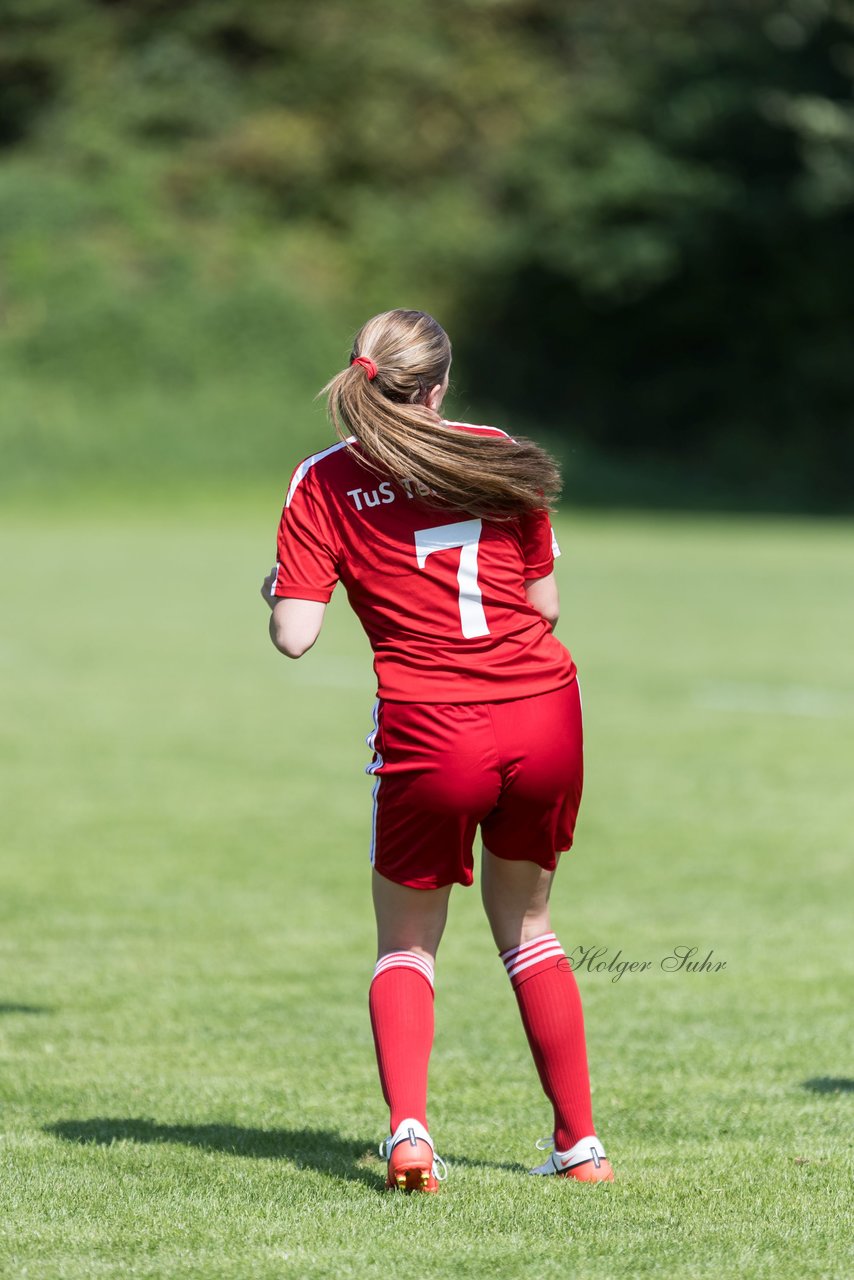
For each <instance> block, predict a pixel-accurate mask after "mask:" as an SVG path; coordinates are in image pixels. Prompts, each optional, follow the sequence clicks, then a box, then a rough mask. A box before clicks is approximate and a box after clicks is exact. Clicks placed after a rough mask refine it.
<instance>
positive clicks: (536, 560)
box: [521, 511, 560, 581]
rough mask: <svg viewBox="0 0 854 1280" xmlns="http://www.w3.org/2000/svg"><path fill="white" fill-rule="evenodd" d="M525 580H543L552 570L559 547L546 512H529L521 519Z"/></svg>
mask: <svg viewBox="0 0 854 1280" xmlns="http://www.w3.org/2000/svg"><path fill="white" fill-rule="evenodd" d="M521 530H522V554H523V555H524V557H525V580H526V581H532V580H533V579H534V578H545V577H547V576H548V574H550V573H551V571H552V569H553V568H554V562H555V560H556V559H557V557H558V556H559V555H560V547H559V546H558V544H557V538H556V537H555V535H554V529H552V522H551V520H550V519H549V513H548V511H529V512H526V513H525V514H524V515H523V516H522V518H521Z"/></svg>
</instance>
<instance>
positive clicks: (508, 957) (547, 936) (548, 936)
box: [501, 933, 557, 964]
mask: <svg viewBox="0 0 854 1280" xmlns="http://www.w3.org/2000/svg"><path fill="white" fill-rule="evenodd" d="M544 942H557V938H556V937H555V935H554V934H553V933H541V934H540V936H539V938H532V939H531V941H530V942H521V943H520V944H519V946H518V947H510V948H509V950H507V951H502V952H501V959H502V960H503V962H504V964H510V962H511V961H512V960H513V959H514V958H515V957H516V956H518V955H519V952H520V951H527V950H529V948H530V947H539V946H541V945H542V944H543V943H544Z"/></svg>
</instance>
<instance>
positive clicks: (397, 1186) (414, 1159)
mask: <svg viewBox="0 0 854 1280" xmlns="http://www.w3.org/2000/svg"><path fill="white" fill-rule="evenodd" d="M380 1155H381V1156H383V1158H384V1159H386V1160H388V1176H387V1177H386V1183H385V1184H386V1188H387V1189H388V1190H389V1191H438V1190H439V1183H440V1182H444V1181H445V1178H446V1177H447V1170H446V1168H445V1162H444V1160H443V1159H442V1157H441V1156H437V1155H436V1152H435V1150H434V1148H433V1139H432V1138H431V1137H430V1134H429V1133H428V1132H427V1130H426V1129H425V1128H424V1125H423V1124H421V1123H420V1121H418V1120H401V1122H400V1124H399V1125H398V1126H397V1128H396V1129H395V1131H394V1133H393V1134H392V1135H391V1137H390V1138H385V1139H384V1140H383V1141H382V1142H381V1143H380Z"/></svg>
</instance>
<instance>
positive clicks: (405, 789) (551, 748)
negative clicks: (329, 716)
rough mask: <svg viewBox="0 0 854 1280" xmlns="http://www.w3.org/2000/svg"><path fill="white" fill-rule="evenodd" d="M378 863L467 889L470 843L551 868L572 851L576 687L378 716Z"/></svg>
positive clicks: (397, 877)
mask: <svg viewBox="0 0 854 1280" xmlns="http://www.w3.org/2000/svg"><path fill="white" fill-rule="evenodd" d="M374 723H375V730H374V732H373V733H372V734H371V735H370V736H369V737H368V746H370V747H373V748H374V759H373V763H372V764H370V765H369V766H368V769H367V772H368V773H371V774H375V775H376V782H375V784H374V797H373V798H374V813H373V824H372V835H371V862H372V864H373V866H374V867H375V868H376V870H377V871H378V872H379V873H380V875H382V876H385V877H386V879H388V880H394V881H396V882H397V883H398V884H404V885H408V886H410V888H413V889H437V888H439V886H440V885H445V884H453V883H458V884H465V885H468V884H471V882H472V878H473V877H472V871H473V867H474V859H473V856H472V845H473V844H474V839H475V834H476V831H477V827H478V826H480V829H481V834H482V836H483V843H484V845H485V846H486V848H487V849H489V851H490V853H494V854H495V855H496V856H497V857H499V858H510V859H519V860H527V861H529V862H537V863H539V865H540V866H541V867H543V868H544V869H545V870H548V871H551V870H553V869H554V868H555V866H556V865H557V854H558V853H559V852H560V851H561V850H564V849H569V848H570V846H571V845H572V837H573V833H574V830H575V818H576V814H577V813H578V806H579V804H580V802H581V786H582V778H583V757H582V734H581V700H580V698H579V694H578V684H577V682H576V681H574V680H573V681H572V683H571V684H568V685H565V686H564V687H563V688H561V689H556V690H555V691H554V692H552V693H543V694H539V695H537V696H536V697H532V698H516V699H514V700H512V701H509V702H480V703H471V702H464V703H428V702H421V703H404V702H384V701H382V700H380V701H379V702H378V703H377V705H376V707H375V709H374Z"/></svg>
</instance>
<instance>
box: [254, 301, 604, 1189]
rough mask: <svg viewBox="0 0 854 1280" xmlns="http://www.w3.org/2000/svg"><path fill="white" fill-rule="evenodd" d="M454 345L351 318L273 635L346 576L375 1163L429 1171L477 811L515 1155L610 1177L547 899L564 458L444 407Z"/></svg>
mask: <svg viewBox="0 0 854 1280" xmlns="http://www.w3.org/2000/svg"><path fill="white" fill-rule="evenodd" d="M450 365H451V346H450V343H449V341H448V337H447V335H446V334H445V332H444V330H443V329H442V328H441V326H440V325H439V324H437V322H436V321H435V320H434V319H433V318H432V317H431V316H429V315H426V314H425V313H424V312H421V311H387V312H385V313H384V314H382V315H378V316H374V318H373V319H372V320H369V321H368V323H367V324H366V325H365V326H364V327H363V328H362V329H361V330H360V332H359V333H358V335H357V336H356V340H355V344H354V347H353V353H352V358H351V361H350V364H349V366H348V367H347V368H346V369H344V370H343V371H342V372H341V373H339V374H338V375H337V376H336V377H334V378H333V379H332V381H331V382H330V383H329V384H328V385H327V387H326V388H325V391H326V393H327V395H328V404H329V413H330V417H331V419H332V421H333V423H334V424H335V427H336V429H337V431H338V434H339V436H340V437H341V439H340V442H339V443H338V444H333V445H331V446H330V447H329V448H328V449H323V450H322V451H321V452H320V453H316V454H313V455H312V456H311V457H310V458H306V460H305V461H304V462H301V463H300V465H299V466H298V467H297V468H296V470H295V471H294V473H293V476H292V478H291V482H290V485H289V488H288V493H287V498H286V500H285V506H284V511H283V512H282V519H281V523H280V525H279V532H278V552H277V554H278V560H277V564H276V567H275V569H274V570H273V572H272V573H271V574H270V575H269V577H268V578H267V579H266V580H265V582H264V585H263V588H262V591H263V594H264V597H265V599H266V600H267V603H268V604H269V605H270V608H271V618H270V635H271V638H272V640H273V643H274V644H275V646H276V648H277V649H279V650H280V651H281V652H282V653H284V654H286V655H287V656H288V657H290V658H299V657H301V656H302V655H303V654H304V653H305V652H306V650H307V649H310V648H311V646H312V645H313V644H314V642H315V640H316V639H317V637H318V634H319V632H320V628H321V624H322V622H323V614H324V610H325V608H326V604H327V602H328V601H329V598H330V596H331V595H332V591H333V589H334V587H335V584H336V583H337V582H338V581H339V580H340V581H341V582H343V583H344V586H345V589H346V591H347V595H348V597H349V600H350V604H351V605H352V607H353V609H354V610H355V612H356V614H357V616H358V617H359V620H360V621H361V623H362V625H363V627H364V629H365V631H366V632H367V635H368V639H369V640H370V643H371V647H372V649H373V651H374V669H375V671H376V675H377V683H378V700H377V703H376V705H375V708H374V727H373V732H372V733H371V735H370V736H369V738H368V745H369V746H370V747H371V748H372V749H373V753H374V755H373V762H372V763H371V764H370V765H369V766H368V769H367V772H368V773H369V774H372V775H373V776H374V779H375V781H374V788H373V821H372V828H371V864H372V866H373V899H374V908H375V911H376V920H377V934H378V960H377V965H376V969H375V970H374V976H373V981H372V983H371V988H370V1013H371V1024H372V1027H373V1033H374V1041H375V1044H376V1052H377V1062H378V1065H379V1073H380V1080H381V1083H382V1089H383V1094H384V1096H385V1100H386V1102H387V1103H388V1106H389V1110H390V1113H391V1116H390V1137H389V1138H388V1139H387V1140H386V1141H385V1142H384V1143H383V1146H382V1148H381V1150H382V1152H383V1154H384V1155H385V1156H386V1158H387V1160H388V1178H387V1185H388V1186H389V1187H392V1188H394V1187H397V1188H400V1189H401V1190H407V1191H435V1190H437V1187H438V1181H439V1173H438V1166H437V1161H438V1157H437V1156H436V1155H435V1149H434V1144H433V1139H432V1138H431V1137H430V1134H429V1132H428V1130H427V1115H426V1111H427V1066H428V1060H429V1057H430V1050H431V1047H432V1043H433V967H434V963H435V958H436V952H437V949H438V946H439V942H440V940H441V937H442V932H443V929H444V927H445V920H446V916H447V910H448V897H449V894H450V891H451V886H452V885H453V884H463V885H469V884H471V882H472V868H473V858H472V845H473V841H474V838H475V833H476V829H477V827H478V826H480V829H481V834H482V836H483V845H484V847H483V864H482V891H483V903H484V907H485V909H486V914H487V917H488V919H489V924H490V926H491V929H492V933H493V937H494V938H495V942H496V945H497V947H498V948H499V951H500V955H501V960H502V961H503V963H504V966H505V968H506V970H507V974H508V977H509V979H510V982H511V984H512V987H513V990H514V991H515V994H516V999H517V1001H518V1003H519V1009H520V1012H521V1015H522V1021H523V1024H524V1027H525V1031H526V1033H527V1036H528V1041H529V1043H530V1046H531V1052H532V1054H533V1056H534V1061H535V1063H536V1066H537V1070H538V1072H539V1075H540V1080H541V1081H542V1085H543V1089H544V1090H545V1093H546V1095H547V1097H548V1099H549V1101H550V1102H551V1104H552V1107H553V1109H554V1131H553V1145H554V1150H553V1152H552V1154H551V1155H550V1156H549V1158H548V1160H546V1162H545V1163H544V1164H542V1165H540V1166H539V1168H536V1169H533V1170H532V1171H531V1172H532V1173H537V1174H556V1175H560V1176H563V1177H569V1178H575V1179H578V1180H579V1181H583V1182H601V1181H610V1180H611V1179H612V1178H613V1173H612V1171H611V1166H610V1164H609V1162H608V1160H607V1159H606V1157H605V1150H604V1148H603V1146H602V1144H601V1142H600V1141H599V1139H598V1138H597V1137H596V1132H595V1129H594V1127H593V1117H592V1114H591V1106H590V1085H589V1080H588V1074H587V1053H586V1047H585V1040H584V1024H583V1019H582V1012H581V1001H580V998H579V994H578V988H577V986H576V983H575V977H574V975H573V973H572V970H571V968H570V965H569V963H568V961H567V959H566V956H565V955H564V952H563V950H562V948H561V946H560V943H559V942H558V940H557V938H556V937H555V935H554V933H552V931H551V923H550V918H549V891H550V888H551V883H552V878H553V876H554V873H555V868H556V866H557V861H558V857H559V853H560V851H561V850H565V849H569V848H570V846H571V844H572V837H573V829H574V826H575V818H576V813H577V811H578V805H579V801H580V799H581V785H582V743H581V706H580V701H579V696H578V686H577V683H576V679H575V664H574V662H573V660H572V658H571V657H570V654H569V653H568V652H567V650H566V649H565V648H564V647H563V645H561V644H560V642H559V641H558V640H557V639H556V637H555V636H554V634H553V631H554V625H555V623H556V622H557V617H558V592H557V586H556V584H555V578H554V573H553V564H554V556H555V555H559V554H560V553H559V551H558V548H557V544H556V542H555V539H554V535H553V533H552V529H551V524H550V522H549V517H548V513H547V510H546V508H547V506H548V504H549V503H550V502H552V501H554V499H555V498H556V496H557V493H558V490H559V483H560V481H559V476H558V472H557V467H556V465H555V463H554V461H553V459H552V458H551V457H550V456H549V455H548V454H547V453H545V452H544V451H543V450H542V449H540V448H538V447H537V446H536V445H535V444H533V443H532V442H531V441H528V440H522V439H512V438H511V437H509V436H508V435H507V434H506V433H505V432H503V431H499V430H497V429H496V428H493V427H483V426H471V425H469V424H465V423H461V422H447V421H445V420H443V419H442V418H441V416H440V412H439V410H440V407H441V404H442V399H443V397H444V395H445V392H446V390H447V387H448V374H449V370H450ZM439 1164H441V1162H440V1161H439Z"/></svg>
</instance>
